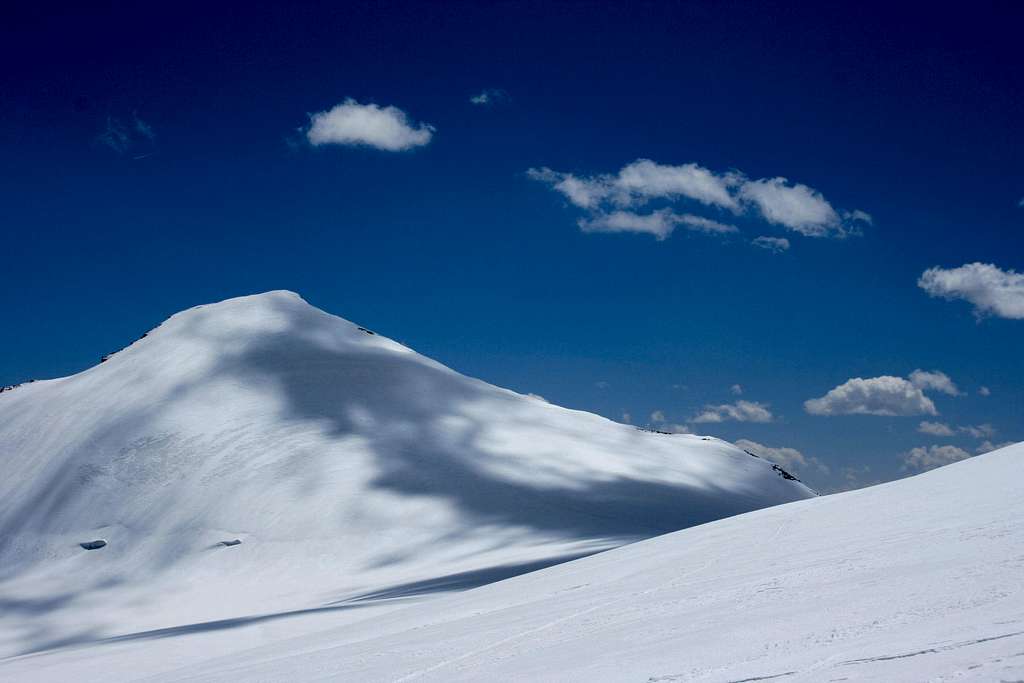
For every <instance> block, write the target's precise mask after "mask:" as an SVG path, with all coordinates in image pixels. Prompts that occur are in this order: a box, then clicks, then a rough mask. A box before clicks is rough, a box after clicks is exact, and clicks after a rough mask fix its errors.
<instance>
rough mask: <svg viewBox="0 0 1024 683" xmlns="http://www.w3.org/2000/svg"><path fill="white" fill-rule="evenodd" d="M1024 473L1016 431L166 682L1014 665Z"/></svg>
mask: <svg viewBox="0 0 1024 683" xmlns="http://www.w3.org/2000/svg"><path fill="white" fill-rule="evenodd" d="M1022 487H1024V444H1017V445H1014V446H1010V447H1007V448H1004V449H1002V450H999V451H995V452H992V453H989V454H986V455H982V456H979V457H977V458H973V459H971V460H967V461H964V462H960V463H957V464H954V465H950V466H948V467H944V468H942V469H940V470H936V471H934V472H929V473H927V474H922V475H920V476H917V477H913V478H911V479H905V480H902V481H898V482H893V483H890V484H884V485H881V486H875V487H873V488H870V489H863V490H859V491H854V492H850V493H846V494H840V495H834V496H827V497H824V498H818V499H815V500H806V501H801V502H797V503H792V504H789V505H783V506H779V507H775V508H770V509H767V510H760V511H758V512H752V513H750V514H746V515H741V516H739V517H733V518H730V519H726V520H721V521H717V522H713V523H710V524H706V525H703V526H700V527H696V528H692V529H686V530H684V531H680V532H676V533H672V534H668V535H666V536H661V537H659V538H655V539H651V540H648V541H643V542H640V543H636V544H633V545H629V546H625V547H622V548H618V549H615V550H612V551H609V552H607V553H603V554H600V555H595V556H591V557H588V558H585V559H581V560H576V561H574V562H569V563H567V564H562V565H559V566H557V567H550V568H548V569H544V570H541V571H537V572H534V573H531V574H526V575H523V576H519V577H516V578H512V579H509V580H506V581H502V582H499V583H494V584H491V585H488V586H484V587H482V588H478V589H476V590H473V591H468V592H464V593H460V594H457V595H452V596H448V597H445V598H442V599H439V600H437V601H434V602H431V603H429V604H421V605H414V606H411V607H408V608H406V609H403V610H398V611H395V612H392V613H390V614H387V615H383V616H379V617H376V618H372V619H368V620H366V621H363V622H360V623H356V624H352V625H350V626H347V627H343V628H340V629H337V630H335V631H333V632H329V633H323V634H319V635H317V636H312V637H306V638H300V639H296V640H293V641H290V642H284V643H279V644H277V645H274V646H271V647H266V648H262V649H258V650H253V651H249V652H245V653H242V654H241V655H239V656H237V657H231V658H223V659H217V660H212V661H209V662H207V663H205V664H202V665H199V666H193V667H186V668H183V669H179V670H176V671H173V672H171V673H169V674H167V675H165V676H162V677H159V678H158V679H157V680H175V681H178V680H196V681H254V680H260V681H296V680H303V681H312V680H339V681H413V680H416V681H459V680H474V681H504V680H519V681H603V680H607V681H651V682H654V681H659V682H668V681H763V680H772V681H774V680H779V681H787V682H788V681H890V682H891V681H951V680H957V681H963V680H981V681H1020V680H1022V679H1024V586H1022V581H1024V495H1022ZM2 671H3V670H2V669H0V673H2ZM13 671H19V669H13Z"/></svg>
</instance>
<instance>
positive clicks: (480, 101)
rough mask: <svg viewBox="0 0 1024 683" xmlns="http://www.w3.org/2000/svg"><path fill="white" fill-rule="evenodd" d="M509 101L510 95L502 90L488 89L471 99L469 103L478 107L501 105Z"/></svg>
mask: <svg viewBox="0 0 1024 683" xmlns="http://www.w3.org/2000/svg"><path fill="white" fill-rule="evenodd" d="M508 99H509V97H508V93H507V92H505V91H504V90H502V89H501V88H486V89H485V90H482V91H480V93H479V94H477V95H473V96H472V97H470V98H469V101H470V103H471V104H475V105H477V106H486V105H489V104H492V105H493V104H500V103H502V102H506V101H508Z"/></svg>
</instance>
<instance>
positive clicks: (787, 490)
mask: <svg viewBox="0 0 1024 683" xmlns="http://www.w3.org/2000/svg"><path fill="white" fill-rule="evenodd" d="M811 496H813V493H812V492H811V491H810V490H809V489H807V488H806V487H805V486H804V485H803V484H801V483H799V482H796V481H791V480H788V479H786V478H784V477H783V476H780V473H778V472H776V471H775V470H773V469H772V466H771V464H770V463H768V462H766V461H764V460H760V459H758V458H752V457H750V456H749V455H747V454H746V453H744V452H743V451H741V450H739V449H737V448H735V447H734V446H732V445H730V444H727V443H725V442H722V441H719V440H717V439H702V438H701V437H697V436H692V435H671V436H670V435H662V434H652V433H646V432H642V431H639V430H636V429H634V428H632V427H629V426H626V425H621V424H617V423H614V422H611V421H609V420H606V419H604V418H601V417H598V416H595V415H591V414H588V413H584V412H579V411H573V410H568V409H565V408H561V407H558V406H555V405H551V404H549V403H546V402H543V401H538V400H535V399H533V398H530V397H527V396H522V395H519V394H516V393H514V392H511V391H507V390H504V389H500V388H497V387H494V386H491V385H488V384H486V383H484V382H481V381H479V380H475V379H471V378H468V377H465V376H462V375H460V374H458V373H456V372H454V371H452V370H450V369H448V368H446V367H444V366H443V365H441V364H439V363H436V362H434V361H432V360H430V359H428V358H425V357H423V356H421V355H419V354H417V353H415V352H414V351H412V350H410V349H408V348H406V347H405V346H403V345H401V344H398V343H396V342H394V341H392V340H390V339H387V338H385V337H383V336H382V335H379V334H374V333H372V332H371V331H370V330H367V329H365V328H360V327H359V326H357V325H355V324H353V323H350V322H348V321H345V320H342V319H340V318H337V317H335V316H332V315H329V314H327V313H325V312H323V311H320V310H318V309H316V308H314V307H312V306H310V305H309V304H307V303H306V302H305V301H303V300H302V299H301V298H300V297H299V296H298V295H296V294H293V293H290V292H282V291H279V292H269V293H266V294H261V295H256V296H249V297H242V298H237V299H231V300H228V301H224V302H221V303H217V304H212V305H207V306H199V307H196V308H193V309H190V310H187V311H184V312H182V313H179V314H177V315H174V316H172V317H171V318H170V319H169V320H167V321H166V322H164V323H163V324H162V325H160V326H159V327H157V328H156V329H155V330H152V331H150V332H149V333H147V334H146V335H145V336H144V337H143V338H141V339H139V340H138V341H136V342H134V343H133V344H131V345H130V346H128V347H127V348H125V349H122V350H121V351H119V352H116V353H113V354H110V355H108V356H106V357H104V362H102V363H101V364H99V365H97V366H95V367H93V368H90V369H89V370H86V371H84V372H82V373H79V374H77V375H74V376H72V377H67V378H63V379H56V380H46V381H38V382H34V383H31V384H25V385H23V386H20V387H18V388H17V389H16V390H13V391H7V392H4V393H3V394H0V656H3V655H15V654H23V653H30V652H37V651H44V650H48V649H52V648H55V647H61V646H73V645H75V646H80V645H84V644H86V643H95V642H97V641H99V640H103V639H108V640H109V639H111V638H113V639H122V641H123V640H125V639H127V640H131V639H133V638H134V639H136V640H137V639H141V638H147V637H149V636H144V635H140V634H155V633H160V634H163V635H162V636H160V637H161V638H164V637H167V636H169V635H171V634H174V635H180V634H185V633H196V632H200V631H202V632H204V633H220V634H221V635H222V638H221V640H220V641H219V642H220V645H219V646H217V647H221V646H222V647H223V648H228V649H230V648H231V647H240V646H244V645H255V644H258V643H259V642H264V640H265V639H268V638H276V637H279V636H282V635H290V634H292V633H293V631H291V630H289V629H290V628H291V626H287V627H286V626H284V625H283V624H284V623H285V622H287V623H288V624H299V623H300V622H301V629H309V628H312V627H311V626H310V624H313V623H314V622H315V624H316V625H317V627H320V626H321V625H323V624H325V623H326V624H331V625H333V624H337V623H342V622H344V621H346V620H349V621H350V620H353V619H355V618H357V617H356V616H355V612H357V611H358V612H359V616H358V618H360V619H362V618H365V617H364V616H363V615H365V614H369V613H371V612H372V610H367V609H364V608H365V607H366V606H368V605H375V606H378V607H380V606H388V608H390V609H393V608H395V607H397V606H398V604H399V603H402V601H403V600H408V599H410V598H412V597H414V596H423V595H429V594H433V593H437V592H443V591H447V590H455V589H462V588H468V587H473V586H476V585H481V584H483V583H487V582H491V581H495V580H498V579H502V578H505V577H508V576H512V575H515V574H519V573H522V572H525V571H529V570H531V569H536V568H539V567H543V566H546V565H550V564H554V563H557V562H561V561H565V560H567V559H571V558H575V557H580V556H582V555H586V554H590V553H594V552H596V551H598V550H605V549H608V548H611V547H615V546H618V545H622V544H624V543H628V542H631V541H635V540H638V539H641V538H647V537H650V536H653V535H657V534H661V533H665V532H668V531H673V530H676V529H680V528H684V527H688V526H693V525H695V524H700V523H703V522H708V521H711V520H715V519H719V518H722V517H726V516H730V515H735V514H738V513H742V512H746V511H749V510H754V509H757V508H762V507H765V506H769V505H775V504H778V503H783V502H787V501H793V500H799V499H804V498H808V497H811ZM97 538H102V539H105V540H106V541H107V542H108V544H107V545H106V547H104V548H103V549H102V551H100V552H87V551H85V550H83V548H82V547H80V545H79V544H80V543H81V542H82V541H85V540H88V539H97ZM225 540H230V541H234V540H238V541H241V543H240V544H237V545H236V546H235V547H232V548H231V549H230V550H226V549H225V545H224V541H225ZM402 604H404V603H402ZM354 606H359V607H360V609H359V610H356V609H355V607H354ZM297 615H305V617H304V618H303V619H301V620H299V619H286V617H289V616H292V617H294V616H297ZM253 623H258V624H261V627H260V629H258V630H259V635H258V636H252V635H251V631H252V630H253V629H248V630H246V632H247V633H249V634H250V635H248V636H245V637H240V636H239V635H238V633H237V632H231V629H233V628H235V627H239V628H242V626H243V625H246V624H253ZM175 629H178V630H177V631H176V630H175ZM211 637H213V636H211ZM154 638H155V636H154ZM210 647H211V648H212V649H211V650H209V651H208V652H207V654H209V653H210V652H216V651H218V650H217V647H214V646H212V645H211V646H210ZM188 656H198V655H197V654H196V653H195V652H192V653H188V654H183V653H181V652H175V653H174V655H173V657H171V658H170V659H169V660H168V659H161V658H160V657H156V659H154V660H153V661H154V662H156V663H155V664H152V666H153V667H154V669H153V670H160V668H161V667H165V666H167V665H168V661H175V660H177V661H179V663H180V662H182V661H185V660H183V659H181V658H182V657H185V658H186V659H187V657H188ZM145 669H146V667H142V668H139V669H134V671H135V673H136V674H139V673H141V672H143V671H144V670H145ZM80 673H81V672H76V674H75V675H76V676H79V675H80ZM98 673H100V674H102V673H104V672H102V671H101V672H98ZM106 673H108V674H109V672H106Z"/></svg>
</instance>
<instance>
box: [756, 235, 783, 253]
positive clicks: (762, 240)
mask: <svg viewBox="0 0 1024 683" xmlns="http://www.w3.org/2000/svg"><path fill="white" fill-rule="evenodd" d="M750 243H751V244H753V245H754V246H755V247H760V248H761V249H767V250H768V251H770V252H772V253H773V254H778V253H780V252H783V251H786V250H788V249H789V240H787V239H786V238H785V237H765V236H763V235H762V236H761V237H755V238H754V239H752V240H751V241H750Z"/></svg>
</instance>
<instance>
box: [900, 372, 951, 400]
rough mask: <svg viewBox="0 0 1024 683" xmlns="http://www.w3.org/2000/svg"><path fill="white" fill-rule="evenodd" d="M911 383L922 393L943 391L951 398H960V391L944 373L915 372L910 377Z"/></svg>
mask: <svg viewBox="0 0 1024 683" xmlns="http://www.w3.org/2000/svg"><path fill="white" fill-rule="evenodd" d="M909 379H910V383H911V384H913V385H914V386H915V387H917V388H918V389H921V390H922V391H929V390H934V391H941V392H942V393H944V394H949V395H950V396H959V395H960V390H959V389H957V386H956V384H954V383H953V380H951V379H950V378H949V375H947V374H946V373H944V372H939V371H938V370H931V371H927V370H914V371H913V372H912V373H910V376H909Z"/></svg>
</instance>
